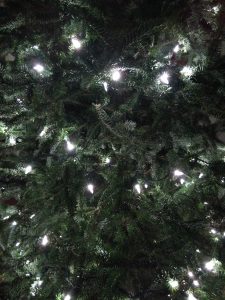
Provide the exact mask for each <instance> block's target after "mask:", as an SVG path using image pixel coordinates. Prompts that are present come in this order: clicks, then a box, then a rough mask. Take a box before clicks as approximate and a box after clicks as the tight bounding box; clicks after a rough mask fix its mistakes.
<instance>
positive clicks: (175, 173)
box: [173, 170, 184, 177]
mask: <svg viewBox="0 0 225 300" xmlns="http://www.w3.org/2000/svg"><path fill="white" fill-rule="evenodd" d="M173 174H174V176H177V177H180V176H183V175H184V173H183V172H181V171H180V170H175V171H174V172H173Z"/></svg>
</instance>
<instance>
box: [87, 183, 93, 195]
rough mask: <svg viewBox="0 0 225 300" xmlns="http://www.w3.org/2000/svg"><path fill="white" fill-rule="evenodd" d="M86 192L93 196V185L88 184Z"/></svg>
mask: <svg viewBox="0 0 225 300" xmlns="http://www.w3.org/2000/svg"><path fill="white" fill-rule="evenodd" d="M87 190H88V191H89V192H90V193H91V194H94V185H93V184H91V183H89V184H88V185H87Z"/></svg>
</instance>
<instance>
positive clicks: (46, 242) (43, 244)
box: [41, 235, 49, 246]
mask: <svg viewBox="0 0 225 300" xmlns="http://www.w3.org/2000/svg"><path fill="white" fill-rule="evenodd" d="M48 243H49V240H48V237H47V235H45V236H44V237H43V238H42V240H41V244H42V246H46V245H47V244H48Z"/></svg>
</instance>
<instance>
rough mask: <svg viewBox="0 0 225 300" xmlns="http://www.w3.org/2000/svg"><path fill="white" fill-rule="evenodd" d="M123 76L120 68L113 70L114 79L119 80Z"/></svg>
mask: <svg viewBox="0 0 225 300" xmlns="http://www.w3.org/2000/svg"><path fill="white" fill-rule="evenodd" d="M120 78H121V73H120V72H119V71H118V70H114V71H113V72H112V80H113V81H119V80H120Z"/></svg>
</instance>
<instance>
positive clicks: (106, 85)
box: [103, 82, 108, 92]
mask: <svg viewBox="0 0 225 300" xmlns="http://www.w3.org/2000/svg"><path fill="white" fill-rule="evenodd" d="M103 86H104V89H105V91H106V92H108V83H107V82H103Z"/></svg>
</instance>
